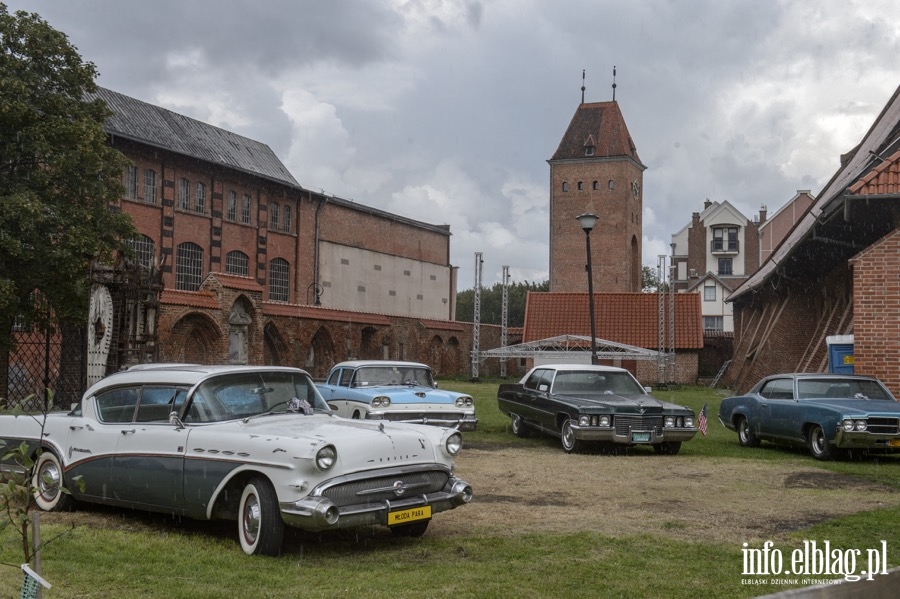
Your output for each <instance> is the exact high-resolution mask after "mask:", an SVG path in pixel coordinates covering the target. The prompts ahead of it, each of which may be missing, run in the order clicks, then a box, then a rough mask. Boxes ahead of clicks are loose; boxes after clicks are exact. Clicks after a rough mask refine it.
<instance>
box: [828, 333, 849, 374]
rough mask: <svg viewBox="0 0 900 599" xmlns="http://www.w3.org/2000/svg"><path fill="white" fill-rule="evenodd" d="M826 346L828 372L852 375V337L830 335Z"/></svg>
mask: <svg viewBox="0 0 900 599" xmlns="http://www.w3.org/2000/svg"><path fill="white" fill-rule="evenodd" d="M825 343H826V344H827V345H828V372H831V373H834V374H853V335H830V336H828V337H826V338H825Z"/></svg>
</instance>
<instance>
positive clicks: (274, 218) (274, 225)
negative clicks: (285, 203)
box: [269, 202, 281, 231]
mask: <svg viewBox="0 0 900 599" xmlns="http://www.w3.org/2000/svg"><path fill="white" fill-rule="evenodd" d="M279 220H281V207H280V206H279V205H278V204H276V203H274V202H273V203H272V206H271V207H270V208H269V228H270V229H272V230H273V231H277V230H278V221H279Z"/></svg>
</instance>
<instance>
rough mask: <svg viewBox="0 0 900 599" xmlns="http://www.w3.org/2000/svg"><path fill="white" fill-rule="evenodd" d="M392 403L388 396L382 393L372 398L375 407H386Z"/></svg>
mask: <svg viewBox="0 0 900 599" xmlns="http://www.w3.org/2000/svg"><path fill="white" fill-rule="evenodd" d="M389 405H391V400H390V398H388V397H385V396H383V395H380V396H378V397H375V398H373V399H372V407H373V408H386V407H388V406H389Z"/></svg>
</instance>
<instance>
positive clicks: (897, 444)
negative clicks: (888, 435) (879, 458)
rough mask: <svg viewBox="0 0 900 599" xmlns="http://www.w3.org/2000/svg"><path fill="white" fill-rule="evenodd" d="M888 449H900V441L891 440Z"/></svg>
mask: <svg viewBox="0 0 900 599" xmlns="http://www.w3.org/2000/svg"><path fill="white" fill-rule="evenodd" d="M888 447H900V439H891V440H890V441H888Z"/></svg>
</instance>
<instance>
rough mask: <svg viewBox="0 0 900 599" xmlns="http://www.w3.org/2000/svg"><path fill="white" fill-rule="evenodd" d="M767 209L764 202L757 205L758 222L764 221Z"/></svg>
mask: <svg viewBox="0 0 900 599" xmlns="http://www.w3.org/2000/svg"><path fill="white" fill-rule="evenodd" d="M768 212H769V209H768V208H767V207H766V205H765V204H763V205H762V206H760V207H759V224H763V223H764V222H766V215H767V214H768Z"/></svg>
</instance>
